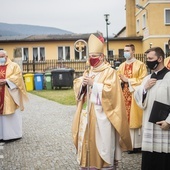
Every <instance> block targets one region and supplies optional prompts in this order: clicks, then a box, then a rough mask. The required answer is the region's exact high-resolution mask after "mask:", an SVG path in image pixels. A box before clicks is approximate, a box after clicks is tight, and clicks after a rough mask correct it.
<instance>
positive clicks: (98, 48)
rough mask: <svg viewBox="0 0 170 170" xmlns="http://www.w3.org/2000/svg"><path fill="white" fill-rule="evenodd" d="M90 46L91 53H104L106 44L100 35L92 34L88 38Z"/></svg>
mask: <svg viewBox="0 0 170 170" xmlns="http://www.w3.org/2000/svg"><path fill="white" fill-rule="evenodd" d="M88 47H89V53H103V47H104V44H103V43H102V41H101V40H100V39H99V38H98V37H96V36H95V35H94V34H91V35H90V37H89V40H88Z"/></svg>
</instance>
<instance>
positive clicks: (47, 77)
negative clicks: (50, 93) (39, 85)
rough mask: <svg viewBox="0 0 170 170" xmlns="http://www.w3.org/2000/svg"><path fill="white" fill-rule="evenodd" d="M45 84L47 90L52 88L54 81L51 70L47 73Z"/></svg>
mask: <svg viewBox="0 0 170 170" xmlns="http://www.w3.org/2000/svg"><path fill="white" fill-rule="evenodd" d="M45 86H46V89H47V90H51V89H52V82H51V72H46V73H45Z"/></svg>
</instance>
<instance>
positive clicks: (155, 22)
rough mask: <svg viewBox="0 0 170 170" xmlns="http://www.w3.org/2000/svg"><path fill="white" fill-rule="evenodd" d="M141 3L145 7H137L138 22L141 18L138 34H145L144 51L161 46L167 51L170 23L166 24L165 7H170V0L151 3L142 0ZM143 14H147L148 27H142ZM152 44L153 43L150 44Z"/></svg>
mask: <svg viewBox="0 0 170 170" xmlns="http://www.w3.org/2000/svg"><path fill="white" fill-rule="evenodd" d="M139 5H141V6H143V7H144V8H145V9H143V10H141V9H138V8H136V22H137V20H138V19H139V21H140V22H139V23H140V25H139V27H140V28H139V32H136V36H143V37H144V38H143V46H142V48H143V49H142V51H143V52H145V51H146V50H147V49H148V48H150V47H151V46H152V47H155V46H159V47H161V48H162V49H163V50H164V51H165V45H166V44H167V42H168V40H169V38H170V25H165V24H164V22H165V21H164V18H165V9H170V1H167V2H165V1H164V3H163V2H162V3H161V2H160V1H159V3H156V1H155V2H154V3H150V2H149V1H148V0H144V1H142V0H140V1H139ZM143 14H146V27H145V28H144V29H143V28H142V22H143V21H142V20H143V18H142V17H143ZM150 44H152V45H150Z"/></svg>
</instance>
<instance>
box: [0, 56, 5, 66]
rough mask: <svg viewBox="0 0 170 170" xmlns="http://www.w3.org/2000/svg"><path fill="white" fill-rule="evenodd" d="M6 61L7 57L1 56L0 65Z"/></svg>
mask: <svg viewBox="0 0 170 170" xmlns="http://www.w3.org/2000/svg"><path fill="white" fill-rule="evenodd" d="M5 62H6V59H5V58H4V57H3V58H0V65H4V64H5Z"/></svg>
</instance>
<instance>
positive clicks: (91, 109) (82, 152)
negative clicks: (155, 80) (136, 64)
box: [72, 34, 132, 169]
mask: <svg viewBox="0 0 170 170" xmlns="http://www.w3.org/2000/svg"><path fill="white" fill-rule="evenodd" d="M101 39H102V38H101V37H100V38H98V37H96V36H95V35H93V34H92V35H91V36H90V37H89V41H88V46H89V62H90V65H91V69H90V71H89V72H87V71H85V72H84V74H83V76H82V77H80V78H77V79H75V80H74V90H75V94H76V97H77V111H76V113H75V116H74V120H73V126H72V134H73V141H74V144H75V147H76V149H77V160H78V162H79V164H80V166H81V168H82V169H86V168H90V169H102V168H105V169H107V168H109V169H110V168H112V169H113V166H114V161H117V160H121V153H122V151H127V150H131V149H132V146H131V139H130V132H129V125H128V121H127V116H126V110H125V105H124V100H123V95H122V90H121V87H120V83H119V78H118V76H117V74H116V71H115V70H114V69H112V68H111V66H110V65H109V63H107V62H105V60H104V56H103V42H101ZM86 99H87V100H86ZM85 102H86V104H87V107H86V109H85V110H83V108H84V103H85Z"/></svg>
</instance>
